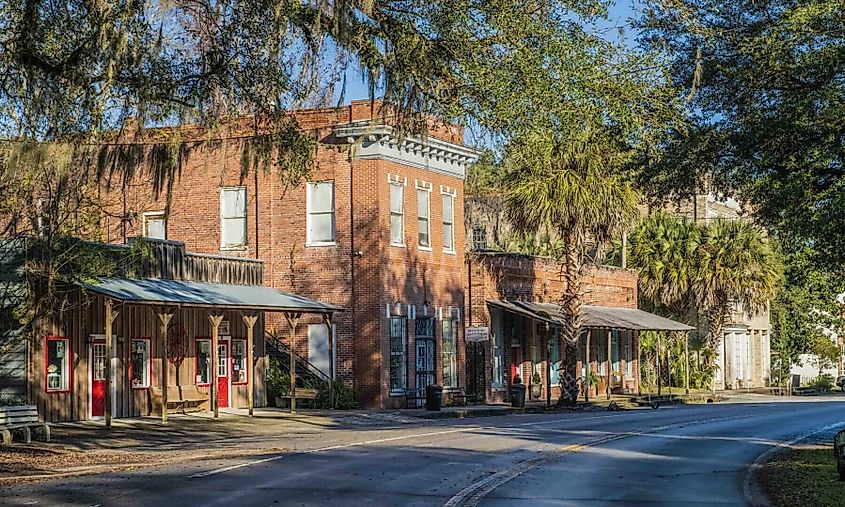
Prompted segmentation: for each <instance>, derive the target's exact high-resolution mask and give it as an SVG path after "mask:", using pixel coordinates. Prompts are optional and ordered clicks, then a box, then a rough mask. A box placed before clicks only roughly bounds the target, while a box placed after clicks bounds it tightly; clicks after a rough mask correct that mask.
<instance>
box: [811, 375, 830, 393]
mask: <svg viewBox="0 0 845 507" xmlns="http://www.w3.org/2000/svg"><path fill="white" fill-rule="evenodd" d="M807 385H808V386H809V387H812V388H814V389H823V390H825V391H830V388H831V387H833V375H831V374H829V373H823V374H821V375H819V376H818V377H816V378H814V379H813V380H811V381H810V382H809V383H808V384H807Z"/></svg>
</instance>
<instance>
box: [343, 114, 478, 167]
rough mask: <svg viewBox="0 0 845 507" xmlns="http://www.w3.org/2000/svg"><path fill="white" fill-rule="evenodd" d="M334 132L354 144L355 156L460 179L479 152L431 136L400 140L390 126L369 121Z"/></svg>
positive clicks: (408, 137)
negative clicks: (390, 162)
mask: <svg viewBox="0 0 845 507" xmlns="http://www.w3.org/2000/svg"><path fill="white" fill-rule="evenodd" d="M334 135H335V137H336V138H338V139H339V140H341V141H343V142H345V143H348V144H351V145H356V148H357V149H356V150H354V152H355V158H357V159H362V160H376V159H377V160H389V161H392V162H396V163H399V164H404V165H408V166H411V167H419V168H421V169H426V170H429V171H432V172H435V173H440V174H446V175H448V176H454V177H456V178H460V179H464V178H466V168H467V167H468V166H469V165H471V164H473V163H475V161H476V160H478V157H479V155H480V152H479V151H478V150H474V149H472V148H468V147H466V146H463V145H460V144H456V143H450V142H448V141H444V140H442V139H436V138H434V137H428V138H426V139H421V138H419V137H414V136H406V137H403V138H401V139H400V138H399V136H397V135H396V134H395V133H394V130H393V128H392V127H390V126H388V125H372V124H371V123H369V122H353V123H346V124H343V125H337V126H335V128H334Z"/></svg>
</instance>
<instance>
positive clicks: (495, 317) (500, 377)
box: [490, 310, 505, 388]
mask: <svg viewBox="0 0 845 507" xmlns="http://www.w3.org/2000/svg"><path fill="white" fill-rule="evenodd" d="M490 317H491V319H492V321H493V336H492V337H491V338H492V339H491V340H490V349H491V350H490V357H491V359H492V363H493V364H492V367H493V378H492V387H495V388H502V387H504V385H505V370H504V365H505V347H504V333H503V331H502V313H501V312H500V311H499V310H492V311H491V312H490Z"/></svg>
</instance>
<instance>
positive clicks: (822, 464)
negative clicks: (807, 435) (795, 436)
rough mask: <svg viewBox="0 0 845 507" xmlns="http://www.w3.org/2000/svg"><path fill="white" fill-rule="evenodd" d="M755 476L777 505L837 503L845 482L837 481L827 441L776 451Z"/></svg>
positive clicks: (833, 506) (844, 495)
mask: <svg viewBox="0 0 845 507" xmlns="http://www.w3.org/2000/svg"><path fill="white" fill-rule="evenodd" d="M755 478H756V480H757V481H758V482H759V484H760V485H761V487H762V489H763V491H764V492H765V493H766V495H767V496H768V498H769V500H770V501H771V502H772V505H774V506H777V507H787V506H788V507H792V506H804V505H812V506H813V507H828V506H829V507H840V506H841V505H843V499H845V482H840V481H839V474H838V473H837V472H836V462H835V461H834V459H833V447H832V446H830V445H807V446H801V447H798V448H795V449H790V450H788V451H785V452H782V453H779V454H777V455H776V456H775V457H774V460H773V461H771V462H769V463H766V464H765V465H763V466H762V467H761V468H760V469H759V470H758V471H757V473H756V474H755Z"/></svg>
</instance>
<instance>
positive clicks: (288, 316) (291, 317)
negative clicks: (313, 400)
mask: <svg viewBox="0 0 845 507" xmlns="http://www.w3.org/2000/svg"><path fill="white" fill-rule="evenodd" d="M285 320H287V321H288V327H289V328H290V413H291V414H295V413H296V356H295V354H294V352H293V349H294V347H295V346H296V324H297V323H298V322H299V314H298V313H285Z"/></svg>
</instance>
